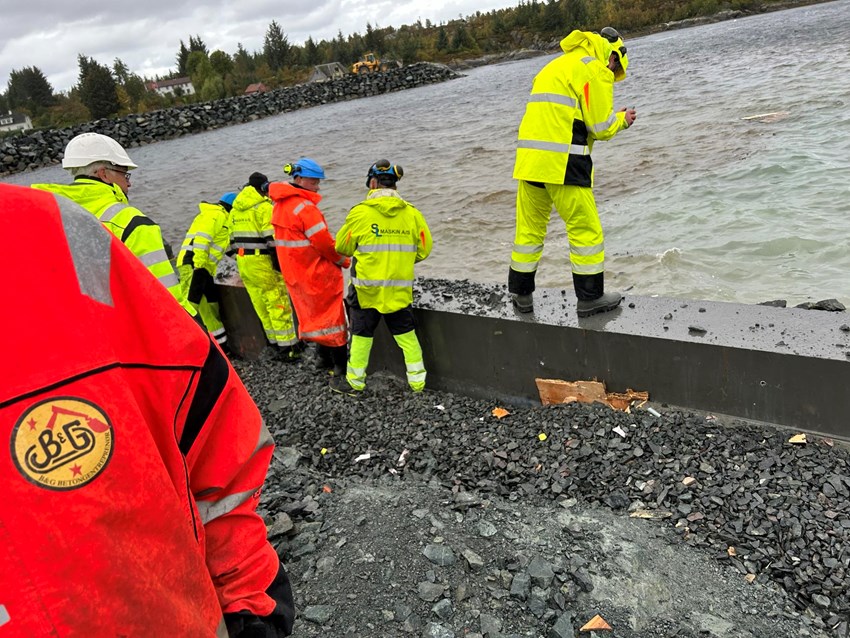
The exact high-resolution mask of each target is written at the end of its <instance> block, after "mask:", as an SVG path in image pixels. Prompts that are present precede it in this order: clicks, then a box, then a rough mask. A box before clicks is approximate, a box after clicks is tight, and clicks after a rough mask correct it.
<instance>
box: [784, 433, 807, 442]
mask: <svg viewBox="0 0 850 638" xmlns="http://www.w3.org/2000/svg"><path fill="white" fill-rule="evenodd" d="M788 442H789V443H794V444H795V445H805V444H806V435H805V433H801V434H795V435H794V436H792V437H791V438H790V439H788Z"/></svg>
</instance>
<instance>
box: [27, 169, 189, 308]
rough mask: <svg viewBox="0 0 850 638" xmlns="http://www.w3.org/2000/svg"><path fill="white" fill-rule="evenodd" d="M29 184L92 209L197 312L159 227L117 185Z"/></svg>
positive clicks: (84, 180) (89, 181)
mask: <svg viewBox="0 0 850 638" xmlns="http://www.w3.org/2000/svg"><path fill="white" fill-rule="evenodd" d="M32 187H33V188H38V189H40V190H45V191H50V192H52V193H56V194H58V195H62V196H63V197H67V198H68V199H70V200H73V201H75V202H77V203H78V204H79V205H80V206H82V207H83V208H85V209H86V210H87V211H89V212H90V213H92V214H93V215H94V216H95V217H97V219H98V220H99V221H100V223H101V224H103V225H104V226H106V228H107V230H109V232H111V233H112V234H113V235H115V236H116V237H117V238H118V239H120V240H121V242H122V243H123V244H124V245H125V246H127V248H129V249H130V252H132V253H133V254H134V255H135V256H136V257H138V258H139V259H140V260H141V262H142V263H143V264H144V265H145V266H146V267H147V269H148V270H149V271H150V273H151V274H152V275H153V276H154V277H156V278H157V279H158V280H159V282H160V283H161V284H162V285H163V286H165V287H166V288H168V292H170V293H171V294H172V295H173V296H174V298H175V299H177V301H179V302H180V305H181V306H183V307H184V308H185V309H186V310H187V311H188V312H189V314H190V315H192V316H195V315H196V314H197V311H196V310H195V309H194V308H193V307H192V304H190V303H189V302H188V301H186V296H185V295H184V294H183V291H182V290H181V289H180V280H179V279H178V278H177V273H176V272H174V267H173V266H172V265H171V262H170V261H169V260H168V254H167V253H166V252H165V244H164V243H163V241H162V230H161V229H160V227H159V226H158V225H157V224H156V222H154V221H153V220H152V219H151V218H150V217H147V216H146V215H145V214H144V213H142V211H140V210H139V209H138V208H134V207H132V206H130V204H129V203H128V202H127V196H126V195H125V194H124V192H123V191H122V190H121V189H120V188H119V187H118V186H115V185H110V184H105V183H104V182H101V181H100V180H99V179H95V178H91V177H78V178H77V179H76V180H74V183H73V184H33V185H32Z"/></svg>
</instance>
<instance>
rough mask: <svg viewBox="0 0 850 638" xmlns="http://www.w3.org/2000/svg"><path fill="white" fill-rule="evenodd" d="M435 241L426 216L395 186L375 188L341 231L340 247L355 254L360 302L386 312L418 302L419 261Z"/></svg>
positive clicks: (353, 272)
mask: <svg viewBox="0 0 850 638" xmlns="http://www.w3.org/2000/svg"><path fill="white" fill-rule="evenodd" d="M431 246H432V240H431V231H430V230H428V224H426V223H425V217H423V216H422V213H420V212H419V210H417V209H416V208H415V207H414V206H412V205H411V204H409V203H407V202H406V201H404V200H403V199H402V198H401V195H399V194H398V192H397V191H396V190H394V189H391V188H382V189H376V190H372V191H369V194H368V195H367V197H366V199H365V200H364V201H362V202H360V203H359V204H357V205H356V206H355V207H354V208H352V209H351V210H350V211H349V212H348V217H346V219H345V223H344V224H343V225H342V228H340V229H339V232H338V233H337V234H336V251H337V252H338V253H339V254H341V255H347V256H349V257H351V256H353V257H354V260H355V261H354V262H353V263H352V266H351V283H352V284H353V285H354V289H355V290H356V291H357V300H358V301H359V302H360V306H361V307H362V308H375V309H376V310H377V311H378V312H382V313H384V314H387V313H390V312H395V311H396V310H401V309H402V308H406V307H407V306H409V305H410V304H411V303H413V277H414V275H413V265H414V264H415V263H416V262H419V261H422V260H423V259H425V258H426V257H427V256H428V255H430V254H431Z"/></svg>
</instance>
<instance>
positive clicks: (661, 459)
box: [235, 359, 850, 638]
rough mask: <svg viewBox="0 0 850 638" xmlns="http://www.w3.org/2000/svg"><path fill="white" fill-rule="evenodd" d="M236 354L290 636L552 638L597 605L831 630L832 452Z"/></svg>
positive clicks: (780, 436)
mask: <svg viewBox="0 0 850 638" xmlns="http://www.w3.org/2000/svg"><path fill="white" fill-rule="evenodd" d="M235 366H236V368H237V370H238V371H239V373H240V376H241V377H242V379H243V381H244V382H245V384H246V386H247V387H248V389H249V390H250V392H251V393H252V395H253V396H254V398H255V400H256V401H257V403H258V405H259V406H260V409H261V410H262V412H263V414H264V416H265V419H266V422H267V424H268V425H269V427H270V429H271V431H272V432H273V434H274V436H275V440H276V441H277V444H278V450H277V451H276V452H275V460H274V463H273V466H272V469H271V471H270V474H269V480H268V484H267V489H266V491H265V494H264V497H263V502H262V506H261V507H262V508H263V514H264V516H265V517H266V520H267V523H268V524H269V535H270V538H271V539H272V542H273V544H274V545H275V546H276V547H277V548H278V550H279V551H280V552H281V554H282V556H283V557H284V561H285V563H286V564H287V567H288V569H289V571H290V573H291V576H292V580H293V587H294V589H295V592H296V598H297V602H298V607H299V613H300V617H299V620H298V623H297V630H296V633H295V635H296V636H299V637H300V636H320V635H321V636H331V637H333V636H404V635H414V636H427V637H435V638H448V637H451V636H467V637H469V638H475V637H482V636H487V637H489V638H496V637H499V636H501V637H504V638H507V637H509V636H545V637H546V638H569V637H571V636H574V635H575V636H579V635H580V636H590V635H591V634H589V633H586V632H583V633H579V628H580V627H581V626H582V625H584V623H585V622H587V621H588V620H589V619H590V618H591V617H592V616H593V615H595V614H597V613H598V614H600V615H601V616H602V617H603V618H605V619H606V620H607V621H608V622H609V624H611V625H612V627H613V629H614V631H613V632H595V635H597V636H602V635H612V636H617V637H618V638H630V637H641V638H644V637H645V638H650V637H652V638H661V637H667V636H671V637H672V636H694V637H696V636H700V637H717V638H724V637H730V638H732V637H734V638H738V637H754V638H767V637H780V638H781V637H786V636H787V637H788V638H791V637H796V636H815V637H820V636H842V637H843V636H848V625H847V615H848V611H850V595H848V592H847V587H846V585H845V582H846V570H847V569H848V565H850V543H848V540H850V503H848V495H850V472H848V458H850V456H848V452H847V450H846V449H845V448H844V447H843V446H842V445H839V444H837V443H833V442H832V441H829V440H827V439H817V438H813V437H811V436H810V437H809V443H808V444H807V445H804V446H797V445H791V444H789V443H788V438H789V435H790V434H792V433H789V432H788V431H787V430H779V429H774V428H771V427H769V426H766V425H754V424H748V423H743V422H739V421H729V422H728V423H724V422H723V420H722V419H720V418H714V417H713V416H711V415H702V414H695V413H688V412H681V411H676V410H672V409H669V408H666V407H664V406H659V405H655V406H654V407H655V408H656V409H657V410H658V411H659V412H660V413H661V416H660V417H656V416H653V415H652V414H650V413H649V412H646V411H644V410H639V411H637V412H635V413H632V414H627V413H622V412H614V411H612V410H610V409H608V408H606V407H603V406H598V405H597V406H587V405H577V404H574V405H562V406H547V407H536V408H518V407H513V406H503V407H506V408H507V409H508V410H510V412H511V413H510V414H509V415H508V416H506V417H503V418H501V419H497V418H496V417H494V416H493V415H492V414H491V411H492V410H493V408H494V407H497V406H499V405H500V403H499V402H498V400H493V401H481V400H473V399H469V398H466V397H463V396H459V395H452V394H448V393H441V392H432V391H426V392H424V393H422V394H419V395H414V394H413V393H411V392H409V390H407V388H406V386H404V385H403V384H401V383H400V382H398V381H397V380H395V379H392V378H383V377H375V376H370V377H369V388H368V390H367V395H366V396H364V397H363V398H360V399H356V398H351V397H348V396H345V395H340V394H336V393H333V392H331V391H330V389H329V388H328V387H327V380H326V377H324V376H323V375H322V373H321V372H319V371H318V370H316V369H315V367H313V365H312V364H311V363H310V362H309V361H304V362H302V363H299V364H296V365H292V364H283V363H277V362H274V361H270V360H265V359H263V360H261V361H257V362H250V363H246V362H240V361H237V362H235ZM542 435H545V436H542ZM365 455H368V458H365ZM358 459H359V460H358ZM401 459H403V461H401Z"/></svg>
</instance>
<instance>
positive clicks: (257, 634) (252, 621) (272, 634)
mask: <svg viewBox="0 0 850 638" xmlns="http://www.w3.org/2000/svg"><path fill="white" fill-rule="evenodd" d="M224 620H225V624H226V625H227V633H228V635H229V636H230V638H278V637H279V636H280V634H279V633H278V632H277V630H276V629H275V628H274V626H273V625H272V624H271V623H267V622H264V621H263V619H262V618H260V617H258V616H255V615H254V614H252V613H251V612H248V611H240V612H238V613H235V614H224Z"/></svg>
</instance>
